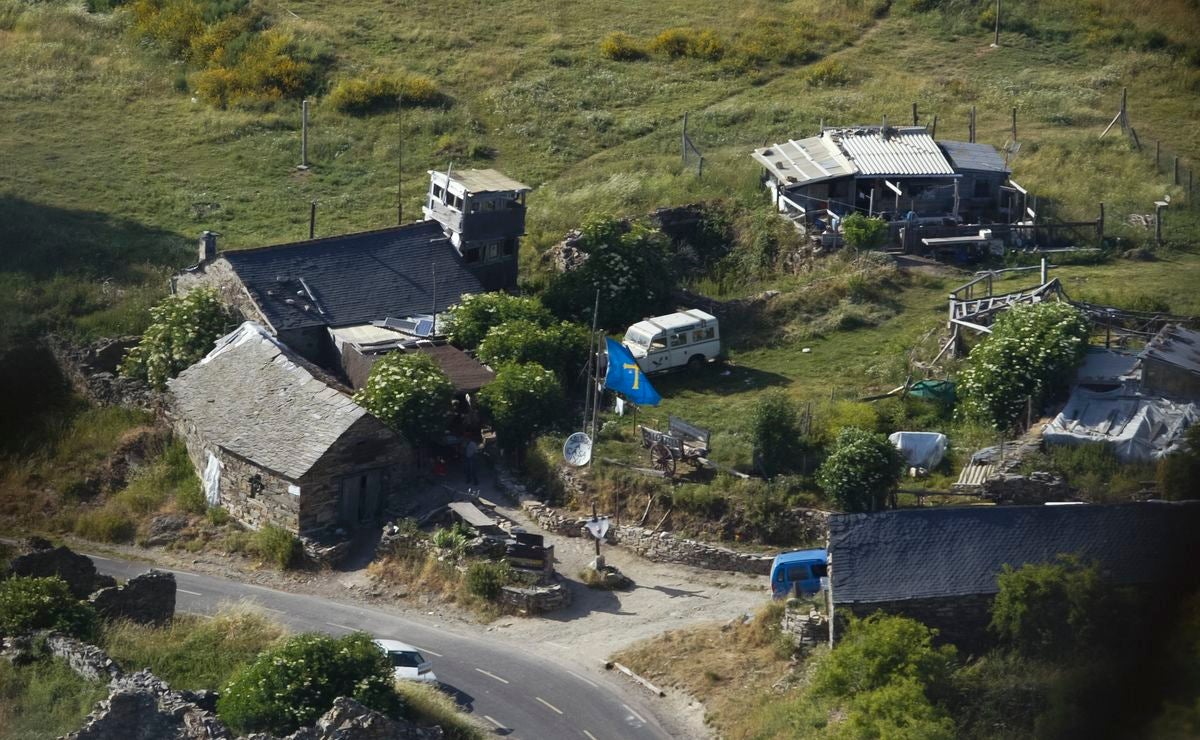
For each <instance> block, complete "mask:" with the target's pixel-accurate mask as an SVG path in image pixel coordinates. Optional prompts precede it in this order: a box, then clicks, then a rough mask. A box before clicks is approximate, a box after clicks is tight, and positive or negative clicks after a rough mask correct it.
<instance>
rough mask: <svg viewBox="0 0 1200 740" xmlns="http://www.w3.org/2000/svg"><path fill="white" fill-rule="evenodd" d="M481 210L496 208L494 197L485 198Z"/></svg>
mask: <svg viewBox="0 0 1200 740" xmlns="http://www.w3.org/2000/svg"><path fill="white" fill-rule="evenodd" d="M483 210H485V211H494V210H496V201H495V199H493V198H488V199H487V200H485V201H484V202H483Z"/></svg>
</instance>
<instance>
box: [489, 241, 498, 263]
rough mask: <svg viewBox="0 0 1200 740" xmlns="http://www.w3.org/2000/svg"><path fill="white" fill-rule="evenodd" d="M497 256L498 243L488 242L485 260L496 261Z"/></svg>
mask: <svg viewBox="0 0 1200 740" xmlns="http://www.w3.org/2000/svg"><path fill="white" fill-rule="evenodd" d="M499 254H500V242H488V245H487V258H488V259H489V260H494V259H496V256H497V255H499Z"/></svg>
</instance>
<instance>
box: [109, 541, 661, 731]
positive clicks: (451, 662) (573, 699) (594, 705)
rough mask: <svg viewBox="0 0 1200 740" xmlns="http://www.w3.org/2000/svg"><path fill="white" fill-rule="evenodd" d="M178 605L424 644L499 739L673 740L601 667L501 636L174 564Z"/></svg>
mask: <svg viewBox="0 0 1200 740" xmlns="http://www.w3.org/2000/svg"><path fill="white" fill-rule="evenodd" d="M89 557H91V558H92V559H93V560H94V561H95V562H96V568H97V569H98V570H99V571H101V572H102V573H107V574H109V575H112V576H115V577H117V578H123V579H128V578H132V577H133V576H136V575H140V574H142V573H144V572H146V571H147V570H149V569H150V566H149V565H146V564H143V563H132V562H127V561H122V560H114V559H112V558H106V557H101V556H98V555H89ZM171 572H172V573H174V574H175V579H176V583H177V587H178V593H177V595H176V598H177V602H176V603H177V607H178V608H179V609H180V610H182V611H186V612H191V613H196V614H206V613H212V612H215V611H216V610H217V609H218V608H219V606H220V605H221V603H222V602H230V601H246V602H253V603H256V604H257V605H258V606H260V607H261V608H263V609H266V610H267V611H269V612H271V613H272V614H274V615H275V616H276V617H277V618H278V619H279V620H280V621H282V622H284V623H286V624H287V625H288V626H290V627H292V628H293V629H295V630H298V631H306V632H307V631H316V632H326V633H329V634H333V635H342V634H346V633H348V632H352V631H354V630H363V631H365V632H369V633H370V634H372V635H374V636H376V637H385V638H392V639H397V640H402V641H404V642H408V643H410V644H413V645H416V646H417V647H418V648H420V649H421V650H422V651H423V652H425V653H427V657H430V659H431V660H432V661H433V668H434V671H435V672H436V673H437V675H438V678H439V679H440V680H441V682H442V683H443V684H444V685H445V688H447V689H449V690H451V691H455V692H457V698H458V700H459V703H460V704H461V705H463V707H464V708H465V709H466V710H467V711H469V712H472V713H473V714H474V715H475V716H477V717H480V718H482V721H483V722H484V723H485V724H487V725H489V726H491V727H492V728H493V730H494V732H495V733H496V734H497V735H502V736H507V737H510V738H523V739H524V740H567V739H568V738H582V739H584V740H589V739H590V740H615V739H616V738H639V739H640V738H655V739H661V738H669V737H671V735H670V733H668V732H667V731H666V730H665V729H663V727H662V726H661V725H659V724H658V722H657V721H656V720H655V718H654V716H653V714H652V713H651V710H650V709H649V708H648V706H647V703H646V700H644V699H643V698H642V697H639V696H637V695H636V694H635V693H634V692H633V691H632V690H631V688H630V687H628V686H627V685H623V684H620V683H618V682H617V681H615V680H614V679H610V678H609V674H607V673H605V672H603V671H595V670H594V669H590V668H587V667H585V666H582V665H564V664H560V663H558V662H555V661H552V660H549V659H546V658H543V657H540V656H537V655H533V654H532V652H533V651H531V650H530V649H528V648H526V647H524V646H522V645H517V644H513V643H509V642H505V641H502V640H500V639H484V638H481V637H478V636H475V635H470V634H464V633H462V632H460V631H457V630H452V629H449V628H447V627H446V626H439V625H436V624H433V623H431V622H425V621H417V620H414V619H411V618H406V617H399V616H395V615H392V614H387V613H385V612H381V611H377V610H374V609H369V608H366V607H362V606H358V605H356V604H343V603H340V602H336V601H330V600H328V599H321V598H317V597H315V596H305V595H300V594H291V593H286V592H283V591H275V590H273V589H269V588H264V587H262V586H255V585H251V584H246V583H241V582H238V581H231V580H226V579H223V578H214V577H211V576H204V575H199V574H196V573H188V572H186V571H178V570H172V571H171Z"/></svg>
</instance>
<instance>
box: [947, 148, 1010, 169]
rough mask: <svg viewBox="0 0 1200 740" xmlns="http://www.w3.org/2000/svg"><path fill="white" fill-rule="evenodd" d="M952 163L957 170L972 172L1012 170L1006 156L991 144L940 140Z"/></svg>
mask: <svg viewBox="0 0 1200 740" xmlns="http://www.w3.org/2000/svg"><path fill="white" fill-rule="evenodd" d="M937 145H938V146H940V147H941V148H942V151H943V152H944V153H945V155H946V157H947V159H949V160H950V165H951V166H952V167H954V169H955V170H971V171H972V172H1004V173H1007V172H1011V171H1012V170H1010V169H1009V168H1008V167H1007V166H1006V165H1005V164H1004V157H1001V156H1000V152H998V151H996V147H994V146H992V145H991V144H972V143H970V142H967V141H939V142H938V143H937Z"/></svg>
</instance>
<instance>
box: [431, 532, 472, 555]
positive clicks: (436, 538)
mask: <svg viewBox="0 0 1200 740" xmlns="http://www.w3.org/2000/svg"><path fill="white" fill-rule="evenodd" d="M432 540H433V544H434V545H435V546H437V547H439V548H441V549H443V550H449V551H451V552H453V553H454V554H455V555H461V554H462V552H463V550H464V549H466V547H467V537H466V535H464V534H463V533H462V532H460V531H458V530H457V529H435V530H434V531H433V537H432Z"/></svg>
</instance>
